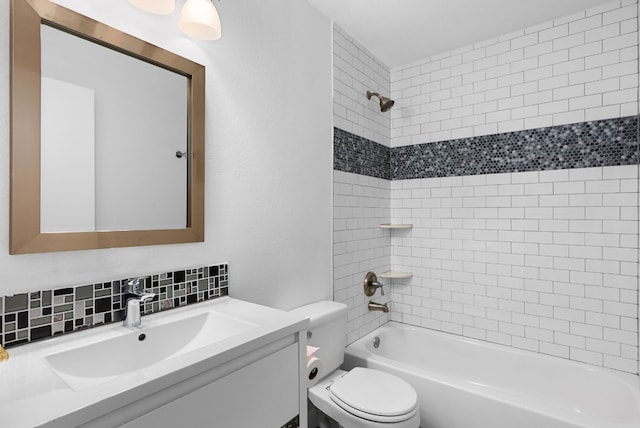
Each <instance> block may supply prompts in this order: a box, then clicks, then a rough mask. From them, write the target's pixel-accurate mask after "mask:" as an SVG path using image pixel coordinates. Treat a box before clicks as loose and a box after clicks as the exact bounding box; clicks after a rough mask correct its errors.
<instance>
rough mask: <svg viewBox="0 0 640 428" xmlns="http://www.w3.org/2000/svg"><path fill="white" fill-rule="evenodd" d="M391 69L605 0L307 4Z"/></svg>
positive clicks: (338, 0) (336, 0)
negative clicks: (334, 23)
mask: <svg viewBox="0 0 640 428" xmlns="http://www.w3.org/2000/svg"><path fill="white" fill-rule="evenodd" d="M308 1H309V3H311V4H312V5H313V6H314V7H315V8H317V9H318V10H320V11H321V12H322V13H323V14H325V15H326V16H328V17H329V18H331V19H332V20H334V21H335V22H336V23H337V24H338V25H339V26H340V27H341V28H343V29H344V30H345V31H346V32H347V33H348V34H349V35H351V36H352V37H353V38H354V39H356V40H357V41H358V42H359V43H360V44H362V45H364V46H365V47H366V48H367V49H368V50H369V51H370V52H371V53H373V54H374V55H375V56H376V57H377V58H378V59H380V60H381V61H382V62H383V63H385V64H386V65H387V66H389V67H390V68H395V67H399V66H402V65H405V64H408V63H411V62H414V61H417V60H421V59H425V58H428V57H430V56H432V55H434V54H437V53H442V52H447V51H450V50H453V49H456V48H459V47H463V46H467V45H469V44H471V43H474V42H479V41H484V40H488V39H491V38H493V37H496V36H499V35H502V34H508V33H510V32H513V31H516V30H519V29H522V28H526V27H529V26H532V25H536V24H541V23H543V22H546V21H549V20H551V19H553V18H558V17H562V16H566V15H571V14H573V13H575V12H579V11H582V10H584V9H588V8H590V7H592V6H595V5H598V4H603V3H608V2H609V1H610V0H308Z"/></svg>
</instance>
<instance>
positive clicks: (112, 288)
mask: <svg viewBox="0 0 640 428" xmlns="http://www.w3.org/2000/svg"><path fill="white" fill-rule="evenodd" d="M228 275H229V267H228V265H227V264H219V265H213V266H203V267H197V268H192V269H185V270H179V271H174V272H164V273H159V274H156V275H151V276H149V277H147V278H146V279H145V280H144V283H145V284H144V288H145V290H146V291H149V292H152V293H156V294H157V296H156V298H155V299H154V300H153V301H151V302H147V303H145V304H144V306H143V307H142V308H141V309H142V313H143V314H150V313H154V312H160V311H165V310H168V309H173V308H177V307H180V306H185V305H190V304H192V303H197V302H202V301H205V300H210V299H215V298H218V297H222V296H226V295H228V287H229V276H228ZM132 278H135V277H132ZM132 278H124V279H117V280H113V281H109V282H101V283H97V284H86V285H76V286H70V287H65V288H56V289H50V290H40V291H33V292H30V293H22V294H16V295H13V296H4V297H0V344H1V345H2V346H5V347H11V346H15V345H19V344H23V343H28V342H32V341H35V340H39V339H45V338H47V337H51V336H56V335H60V334H65V333H71V332H74V331H78V330H84V329H86V328H90V327H94V326H97V325H103V324H109V323H112V322H119V321H122V318H123V309H124V307H125V303H126V302H125V295H124V294H123V293H122V287H123V285H124V284H126V282H127V281H128V280H129V279H132Z"/></svg>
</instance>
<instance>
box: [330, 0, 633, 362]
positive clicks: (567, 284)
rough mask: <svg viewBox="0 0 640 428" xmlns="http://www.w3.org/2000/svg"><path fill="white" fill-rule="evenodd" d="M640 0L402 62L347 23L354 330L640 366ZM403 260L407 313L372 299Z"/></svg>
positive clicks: (340, 152)
mask: <svg viewBox="0 0 640 428" xmlns="http://www.w3.org/2000/svg"><path fill="white" fill-rule="evenodd" d="M637 8H638V5H637V1H635V0H621V1H613V2H610V3H606V4H603V5H600V6H598V7H594V8H592V9H588V10H584V11H581V12H579V13H576V14H573V15H571V16H566V17H560V18H558V19H555V20H552V21H549V22H545V23H542V24H540V25H536V26H534V27H529V28H524V29H521V30H518V31H515V32H513V33H510V34H505V35H503V36H499V37H497V38H495V39H491V40H486V41H483V42H478V43H475V44H473V45H470V46H465V47H463V48H460V49H456V50H454V51H450V52H444V53H442V54H439V55H436V56H434V57H431V58H426V59H424V60H422V61H418V62H415V63H412V64H407V65H405V66H401V67H397V68H394V69H388V68H385V67H384V66H383V65H381V63H380V62H379V61H378V60H377V59H376V58H375V56H374V55H373V54H371V53H370V52H369V51H368V50H367V49H366V48H365V47H363V46H362V45H360V44H359V43H358V42H357V41H356V40H354V39H353V38H351V37H350V36H349V35H348V34H347V33H345V32H344V31H343V30H342V29H340V28H339V27H338V26H335V27H334V126H335V129H334V260H335V264H334V298H335V299H336V300H338V301H342V302H344V303H346V304H347V305H348V306H349V325H348V333H347V334H348V341H349V342H353V341H355V340H357V339H358V338H360V337H362V336H364V335H365V334H367V333H369V332H371V331H372V330H374V329H375V328H376V327H377V325H379V324H381V323H383V322H384V321H386V319H391V320H395V321H400V322H403V323H406V324H410V325H416V326H422V327H427V328H431V329H435V330H440V331H444V332H449V333H454V334H458V335H463V336H466V337H472V338H476V339H480V340H485V341H489V342H494V343H498V344H502V345H507V346H512V347H515V348H521V349H526V350H530V351H534V352H539V353H542V354H547V355H553V356H557V357H561V358H567V359H571V360H574V361H580V362H585V363H589V364H593V365H595V366H601V367H606V368H612V369H616V370H621V371H624V372H629V373H634V374H637V373H638V363H639V361H638V360H639V353H638V307H637V305H638V210H639V201H638V163H639V160H640V159H639V151H638V137H637V136H638V128H639V123H638V122H639V121H638V28H637ZM387 81H388V82H389V83H388V85H386V84H385V82H387ZM371 88H373V89H374V90H376V91H380V92H381V93H385V94H389V95H390V97H391V98H392V99H394V100H395V101H396V104H395V106H394V108H393V109H392V110H391V111H390V112H389V113H380V112H379V111H377V110H376V109H375V107H377V106H375V104H374V103H369V102H368V100H367V99H366V97H365V96H364V93H365V92H366V91H367V90H370V89H371ZM370 104H372V105H373V107H374V109H372V110H370V109H369V107H370ZM385 119H386V120H388V123H389V128H390V133H389V134H385V133H384V132H380V131H379V128H380V127H379V126H378V124H379V122H380V121H383V120H385ZM370 124H374V126H373V130H369V129H368V128H369V125H370ZM389 222H390V223H404V224H412V225H413V228H412V229H404V230H394V231H391V232H390V231H389V230H384V229H381V228H380V227H379V225H380V224H381V223H389ZM389 269H392V270H397V271H404V272H411V273H412V275H413V276H412V277H411V278H409V279H403V280H392V281H391V284H390V290H391V293H390V295H388V294H387V295H385V296H384V298H385V299H388V300H389V301H390V302H391V315H390V316H387V315H383V314H380V313H370V312H367V311H365V310H362V309H361V307H362V306H364V305H363V304H362V303H363V302H362V301H361V300H362V297H361V290H360V289H361V287H362V285H361V282H362V276H363V275H364V273H366V271H367V270H374V271H375V272H376V273H378V274H379V273H380V272H383V271H385V270H389ZM365 305H366V302H365ZM387 317H388V318H387Z"/></svg>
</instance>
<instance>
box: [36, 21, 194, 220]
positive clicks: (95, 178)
mask: <svg viewBox="0 0 640 428" xmlns="http://www.w3.org/2000/svg"><path fill="white" fill-rule="evenodd" d="M41 49H42V51H41V61H42V63H41V124H42V125H41V130H40V134H41V137H40V138H41V139H40V142H41V143H40V144H41V158H42V161H41V186H42V187H41V195H40V198H41V199H40V202H41V207H40V209H41V219H40V221H41V223H40V225H41V231H42V232H72V231H73V232H77V231H94V230H131V229H142V230H147V229H180V228H184V227H186V225H187V224H186V223H187V212H186V209H187V197H186V196H187V162H188V158H184V157H183V158H177V157H176V155H175V153H176V151H181V152H185V151H187V120H188V118H187V106H188V87H189V82H188V79H187V78H186V77H185V76H183V75H181V74H178V73H175V72H172V71H169V70H167V69H164V68H161V67H158V66H156V65H153V64H150V63H148V62H144V61H140V60H138V59H136V58H133V57H131V56H128V55H125V54H123V53H121V52H117V51H115V50H113V49H109V48H107V47H105V46H101V45H98V44H96V43H92V42H90V41H88V40H85V39H83V38H80V37H76V36H74V35H71V34H68V33H66V32H63V31H60V30H58V29H56V28H53V27H50V26H48V25H42V26H41Z"/></svg>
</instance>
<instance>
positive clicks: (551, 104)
mask: <svg viewBox="0 0 640 428" xmlns="http://www.w3.org/2000/svg"><path fill="white" fill-rule="evenodd" d="M636 3H637V0H622V1H620V0H617V1H614V2H611V3H606V4H605V5H602V6H598V7H595V8H593V9H588V10H585V11H582V12H580V13H576V14H574V15H571V16H568V17H562V18H558V19H556V20H554V21H550V22H546V23H544V24H541V25H537V26H535V27H530V28H526V29H522V30H520V31H516V32H514V33H511V34H506V35H504V36H502V37H498V38H495V39H492V40H486V41H483V42H479V43H475V44H474V45H472V46H466V47H463V48H461V49H457V50H455V51H452V52H445V53H443V54H440V55H437V56H434V57H432V58H428V59H426V60H424V61H420V62H417V63H415V64H410V65H408V66H406V67H403V68H399V69H394V70H392V73H391V95H392V98H395V99H396V101H397V103H396V108H394V110H392V111H391V118H392V120H391V141H392V146H401V145H407V144H419V143H428V142H434V141H442V140H450V139H455V138H461V137H471V136H478V135H488V134H496V133H499V132H508V131H516V130H522V129H532V128H541V127H546V126H551V125H561V124H567V123H575V122H582V121H590V120H597V119H605V118H612V117H621V116H631V115H635V114H637V113H638V103H637V101H638V99H637V98H638V94H637V92H638V91H637V86H638V75H637V73H638V33H637V31H638V21H637V4H636Z"/></svg>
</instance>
